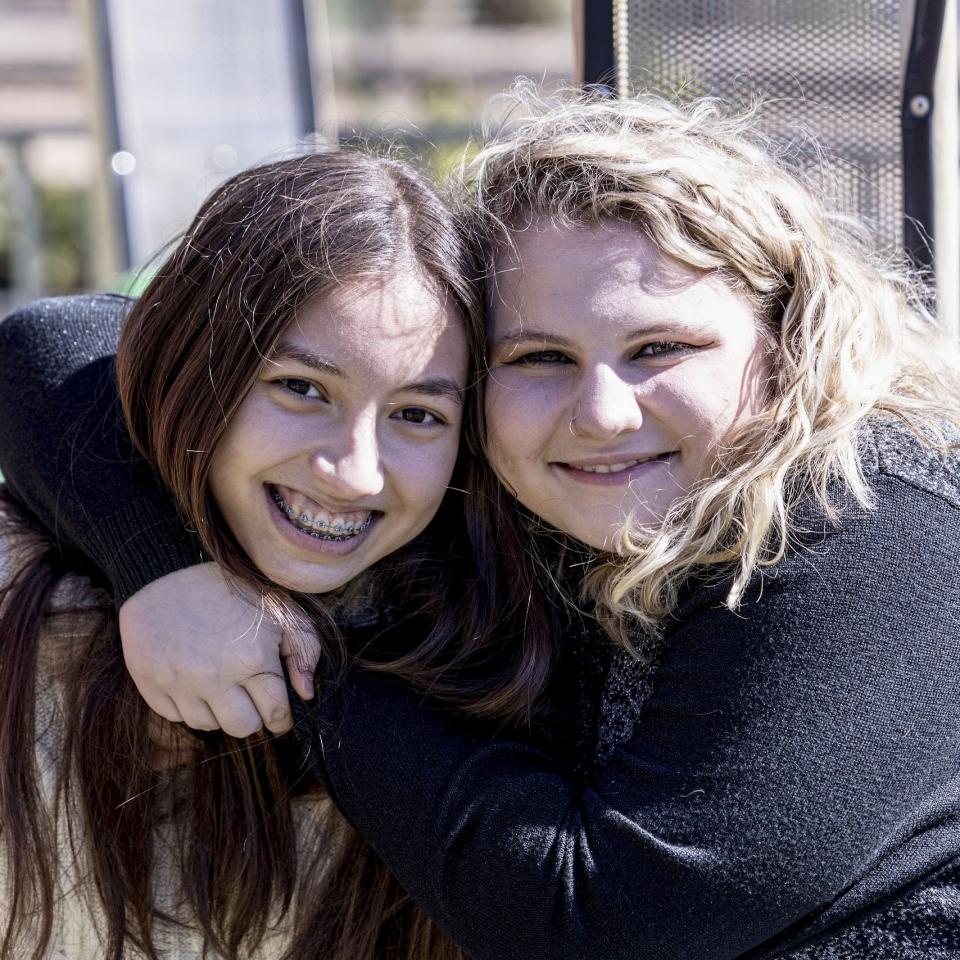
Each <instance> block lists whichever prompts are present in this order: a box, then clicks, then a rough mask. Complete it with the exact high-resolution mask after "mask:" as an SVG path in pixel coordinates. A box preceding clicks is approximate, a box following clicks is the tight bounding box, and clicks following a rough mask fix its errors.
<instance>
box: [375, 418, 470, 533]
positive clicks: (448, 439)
mask: <svg viewBox="0 0 960 960" xmlns="http://www.w3.org/2000/svg"><path fill="white" fill-rule="evenodd" d="M446 434H448V435H445V436H444V437H442V438H437V439H436V440H434V441H433V442H428V443H412V442H410V441H409V440H395V441H394V442H393V443H392V444H391V447H390V448H389V452H388V453H387V455H388V456H389V458H390V462H389V470H390V474H391V476H392V477H393V488H394V490H395V492H396V494H397V496H398V498H399V500H400V501H401V502H402V503H403V504H404V505H405V507H406V514H407V517H408V519H409V522H410V523H411V524H414V523H420V524H423V525H426V523H427V522H428V521H429V520H430V519H431V518H432V516H433V514H434V513H435V512H436V510H437V507H438V506H439V505H440V501H441V500H442V499H443V498H444V496H445V495H446V492H447V488H448V486H449V485H450V478H451V477H452V476H453V468H454V466H455V465H456V462H457V453H458V451H459V444H460V441H459V433H458V431H456V430H455V429H453V428H450V429H449V430H447V431H446Z"/></svg>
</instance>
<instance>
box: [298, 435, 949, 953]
mask: <svg viewBox="0 0 960 960" xmlns="http://www.w3.org/2000/svg"><path fill="white" fill-rule="evenodd" d="M864 465H865V469H866V472H867V476H868V480H869V482H870V483H871V485H872V486H873V488H874V490H875V492H876V495H877V501H878V502H877V508H876V510H874V511H863V510H861V509H859V508H857V507H855V506H854V505H852V504H851V505H848V506H847V508H846V510H845V514H844V518H843V522H842V524H841V525H840V526H839V527H838V528H836V529H833V528H831V527H830V526H829V525H828V524H827V523H826V522H825V521H823V520H819V522H818V519H817V515H816V512H815V511H813V510H811V511H809V515H807V516H806V517H805V524H804V525H805V528H806V530H807V531H808V532H807V533H806V534H805V536H804V537H803V538H802V541H801V542H800V543H799V544H798V546H797V549H795V550H794V551H793V552H792V553H791V554H790V555H789V556H788V557H787V558H786V559H785V560H784V561H783V562H782V563H781V564H779V565H778V566H777V567H776V568H775V569H773V570H771V571H768V572H767V573H765V574H764V575H763V576H762V577H758V578H757V580H756V581H755V583H754V584H753V586H752V589H751V591H750V593H749V596H748V599H747V602H746V603H745V604H744V606H743V608H742V609H741V610H740V611H739V612H738V613H737V614H732V613H730V612H729V611H728V610H726V609H725V608H723V607H722V605H721V603H722V599H723V595H724V589H723V588H722V587H713V588H704V589H700V590H697V591H696V592H694V593H693V594H692V595H691V596H689V597H688V598H687V599H686V602H685V603H684V605H683V607H682V609H681V615H680V618H679V620H678V622H677V623H676V625H675V626H674V627H673V628H671V629H670V630H669V631H668V634H667V636H666V638H665V649H664V651H663V652H662V657H661V658H660V660H659V663H658V665H657V666H656V667H655V669H654V670H652V671H651V670H650V669H649V668H648V667H647V666H641V665H634V667H633V674H634V676H633V680H632V682H631V680H630V666H629V663H628V662H626V661H624V660H623V659H622V658H621V657H619V656H613V655H612V654H611V652H610V646H609V642H608V641H605V640H604V639H603V638H601V637H595V638H594V647H593V651H594V652H593V656H594V658H595V660H596V661H597V662H603V661H604V660H605V661H606V663H607V674H606V680H605V681H604V682H603V683H602V684H600V685H599V693H598V692H596V691H597V690H598V685H597V684H596V683H595V682H594V681H593V680H591V679H590V678H591V677H593V676H595V674H596V672H597V669H596V667H589V668H586V669H583V670H582V675H583V676H584V677H585V678H587V680H586V682H585V683H584V684H583V685H582V689H583V690H584V691H586V692H585V694H584V696H583V697H582V698H581V703H580V704H579V707H578V711H577V712H578V714H579V715H580V717H581V718H582V717H584V716H593V717H595V718H596V719H595V720H594V729H593V731H592V735H591V734H589V733H588V735H582V734H579V733H578V730H577V725H576V724H574V725H573V726H572V727H571V728H569V729H567V730H566V731H564V730H560V731H559V735H558V736H555V737H552V738H547V740H546V742H545V741H544V740H543V739H538V740H536V741H534V740H531V741H529V742H524V741H522V740H519V739H510V738H498V739H491V740H486V739H483V738H480V737H478V736H477V734H476V730H475V728H470V729H468V728H466V727H463V726H461V725H460V724H459V723H458V721H457V720H456V719H454V718H452V717H451V715H450V713H449V710H446V709H444V708H442V707H439V706H435V705H433V704H432V703H431V702H430V701H428V700H427V699H425V698H424V696H423V695H420V694H412V693H411V692H409V691H408V690H407V689H406V688H404V687H403V686H401V685H400V684H399V683H397V682H396V681H395V680H392V679H390V678H388V677H384V676H374V675H368V674H363V673H359V672H354V673H352V674H350V675H349V677H348V679H347V681H346V683H345V684H344V685H343V686H342V687H339V688H335V689H334V690H332V691H330V692H328V694H327V695H326V696H325V697H324V698H321V700H320V702H319V704H318V706H317V707H316V708H315V709H316V713H315V716H314V720H315V721H316V722H317V724H318V725H319V730H320V731H321V733H322V736H323V744H324V748H325V767H321V768H320V770H319V772H320V774H321V775H322V776H325V777H326V778H327V781H328V782H329V784H330V786H331V789H332V792H333V795H334V798H335V800H336V801H337V803H338V804H339V805H340V806H341V808H342V809H343V811H344V812H345V813H346V815H347V816H348V817H349V818H350V819H351V821H352V822H353V823H354V824H355V826H356V827H357V828H358V829H359V830H360V832H361V833H363V835H364V836H365V837H366V839H367V840H368V841H369V842H370V843H371V845H372V846H373V847H374V848H375V849H376V850H377V851H378V852H379V853H380V855H381V856H382V857H383V858H384V860H386V862H387V863H388V864H389V865H390V867H391V868H392V869H393V870H394V871H395V873H396V874H397V876H398V877H399V879H400V881H401V882H402V883H403V884H404V885H405V886H406V887H407V889H408V890H409V891H410V892H411V893H412V894H413V896H414V897H415V898H416V899H418V900H419V901H420V902H421V903H422V904H423V905H424V906H425V907H426V908H427V909H428V910H429V911H430V912H431V913H432V914H433V916H434V917H435V918H436V919H437V921H438V922H439V923H440V924H441V925H442V926H444V927H445V928H446V930H447V932H448V933H449V934H450V935H451V936H452V937H453V938H454V939H456V940H458V941H459V942H460V943H461V944H462V945H463V946H464V947H465V949H466V950H467V951H468V952H469V953H470V955H471V956H472V957H473V958H475V960H514V958H517V957H523V958H524V960H565V958H569V960H584V958H596V960H618V958H623V960H628V958H629V960H639V958H643V960H667V958H670V960H680V958H684V960H721V958H724V960H727V958H734V957H750V958H757V960H759V958H770V957H791V958H794V960H800V958H802V960H835V958H850V960H853V958H865V960H886V958H889V960H902V958H905V957H906V958H914V957H916V958H919V957H921V956H922V957H928V958H941V957H948V956H958V955H960V953H958V951H960V942H958V933H957V929H958V928H957V922H958V887H957V882H958V868H957V858H958V856H960V575H958V564H957V560H958V543H960V470H958V466H960V464H958V460H957V458H956V457H953V458H950V459H949V460H944V459H943V458H941V456H940V455H939V454H937V453H935V452H932V451H930V450H929V449H928V448H926V447H924V446H922V445H921V444H920V442H919V441H918V440H917V439H916V438H915V437H914V436H913V435H912V434H911V433H910V432H909V431H908V430H906V429H904V428H903V427H902V426H900V425H898V424H895V423H886V422H882V421H879V420H878V421H876V422H875V424H874V427H873V429H872V431H868V432H867V433H866V434H865V436H864ZM588 656H589V654H588ZM581 657H582V655H581ZM574 659H575V660H576V658H574ZM576 669H582V668H576ZM567 672H568V673H569V671H567ZM563 673H564V671H561V672H560V675H561V676H562V675H563ZM591 690H592V691H594V692H593V693H590V691H591ZM598 698H599V706H598ZM585 748H586V749H589V750H592V751H593V758H592V759H593V763H592V764H591V763H590V762H589V759H590V758H586V760H585V758H584V757H583V756H582V750H583V749H585ZM315 756H316V754H315Z"/></svg>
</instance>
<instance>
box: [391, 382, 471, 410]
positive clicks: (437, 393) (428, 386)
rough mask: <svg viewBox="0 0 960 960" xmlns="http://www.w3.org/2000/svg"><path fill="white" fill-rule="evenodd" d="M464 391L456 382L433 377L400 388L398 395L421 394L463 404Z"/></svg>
mask: <svg viewBox="0 0 960 960" xmlns="http://www.w3.org/2000/svg"><path fill="white" fill-rule="evenodd" d="M464 389H465V388H464V387H462V386H461V385H460V384H459V383H457V381H456V380H451V379H450V378H449V377H432V378H431V379H430V380H421V381H419V382H418V383H407V384H404V386H402V387H400V388H398V390H397V393H421V394H423V395H424V396H427V397H446V398H447V399H448V400H453V401H454V402H455V403H460V404H462V403H463V392H464Z"/></svg>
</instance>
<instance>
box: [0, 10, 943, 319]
mask: <svg viewBox="0 0 960 960" xmlns="http://www.w3.org/2000/svg"><path fill="white" fill-rule="evenodd" d="M956 47H957V0H0V315H3V314H5V313H6V312H8V311H9V310H11V309H13V308H14V307H16V306H17V305H18V304H21V303H24V302H26V301H28V300H31V299H35V298H36V297H39V296H45V295H52V294H66V293H73V292H76V291H80V290H90V289H93V290H120V291H124V292H136V291H137V289H138V287H139V285H140V284H142V283H143V282H144V278H145V271H144V269H143V268H144V265H145V264H149V263H150V261H151V259H152V258H154V257H155V256H156V255H157V253H158V252H160V251H161V250H162V249H163V247H164V245H165V244H166V243H167V242H168V241H169V240H170V239H172V238H174V237H175V236H176V235H177V234H178V232H179V231H181V230H182V229H183V228H184V227H185V226H186V225H187V223H188V222H189V220H190V218H191V217H192V215H193V214H194V212H195V211H196V209H197V207H198V206H199V204H200V202H201V201H202V200H203V198H204V197H205V196H206V195H207V194H208V193H209V192H210V190H211V189H212V188H213V187H214V186H215V185H216V184H217V183H218V182H219V181H221V180H223V179H224V178H226V177H228V176H230V175H231V174H233V173H235V172H236V171H238V170H240V169H242V168H244V167H247V166H250V165H252V164H254V163H257V162H260V161H263V160H268V159H273V158H277V157H279V156H282V155H284V154H287V153H289V152H291V151H295V150H303V149H304V148H305V147H308V148H309V147H312V146H336V145H337V144H349V143H362V144H368V145H371V146H375V147H376V146H380V145H383V144H391V145H393V147H394V148H395V149H397V150H400V151H401V152H402V153H403V154H404V155H405V156H406V157H407V158H408V159H412V160H414V161H415V162H417V163H419V164H421V165H423V166H424V167H425V168H426V169H427V170H429V171H430V172H432V173H435V174H437V175H442V174H444V173H445V172H447V171H448V170H449V169H450V168H451V167H452V166H454V165H455V164H457V163H459V162H460V160H461V159H462V158H463V157H464V156H465V155H466V154H469V152H470V151H471V149H472V147H471V144H472V143H475V142H476V139H477V138H478V136H479V134H480V130H481V122H482V121H486V122H487V123H488V124H490V125H494V126H496V125H497V124H498V123H509V122H510V121H509V116H508V115H507V111H508V108H507V106H506V103H505V101H503V100H502V99H500V100H499V101H498V99H497V94H498V93H500V92H502V91H503V90H505V89H506V88H507V87H508V86H509V85H510V83H511V82H512V81H513V80H514V78H515V77H517V76H520V75H523V76H527V77H530V78H532V79H534V80H536V81H537V82H538V83H541V84H544V85H546V86H547V87H550V86H553V85H560V84H570V83H574V82H579V81H580V80H582V79H587V80H591V81H598V80H601V79H602V80H603V82H604V83H605V84H606V87H607V88H608V89H609V90H610V92H613V93H617V92H626V91H629V90H630V89H634V88H643V89H651V88H652V89H654V90H658V91H660V92H664V93H668V94H676V93H677V92H678V91H679V92H680V93H681V95H685V96H694V95H699V94H705V93H710V94H714V95H717V96H721V97H724V98H726V99H731V100H733V101H736V102H739V103H749V102H750V101H751V99H752V98H753V97H754V96H757V95H759V96H761V97H762V98H764V100H765V101H766V105H765V109H764V114H763V116H764V123H765V125H766V130H767V132H768V133H770V134H771V135H772V136H774V137H775V138H777V139H779V140H782V141H785V142H786V143H788V144H789V143H796V144H798V145H799V146H798V148H797V149H796V150H795V151H794V153H793V156H794V158H795V160H796V163H797V166H798V167H801V168H802V169H803V170H804V172H805V173H806V174H807V175H808V176H809V177H811V178H812V179H813V180H815V181H816V182H817V184H818V189H822V190H823V191H825V192H826V193H827V194H828V195H829V197H830V199H831V200H832V201H833V202H834V204H835V206H837V207H839V208H841V209H844V210H847V211H849V212H853V213H856V214H857V215H859V216H860V217H862V218H864V220H865V222H866V223H867V225H868V227H869V228H870V229H871V230H872V232H873V235H874V238H875V240H876V243H877V245H878V246H879V247H881V248H883V249H885V250H888V251H897V250H899V249H904V248H905V249H906V250H907V251H908V252H909V253H910V255H911V256H912V257H913V258H914V261H915V262H916V263H917V264H918V265H920V266H922V267H927V268H930V269H931V270H932V269H933V268H934V267H936V271H937V287H938V295H939V298H940V306H941V320H942V322H944V323H945V324H946V325H947V326H948V327H950V328H952V329H955V330H956V331H957V332H958V334H960V228H958V224H960V201H958V194H960V172H958V147H957V114H958V112H960V111H958V107H957V86H958V74H957V54H956ZM934 106H936V110H934ZM811 133H812V134H813V135H814V136H816V137H817V139H818V141H819V144H820V145H822V147H823V148H824V150H821V149H820V147H818V146H816V145H814V146H812V147H811V144H810V140H809V137H810V134H811ZM934 210H935V211H936V217H934ZM934 250H936V256H934ZM934 261H936V262H934Z"/></svg>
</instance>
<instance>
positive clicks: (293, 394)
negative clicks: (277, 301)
mask: <svg viewBox="0 0 960 960" xmlns="http://www.w3.org/2000/svg"><path fill="white" fill-rule="evenodd" d="M466 375H467V344H466V337H465V334H464V330H463V325H462V321H461V319H460V317H459V316H458V315H457V313H456V311H455V310H454V309H453V307H452V306H451V305H449V304H448V303H444V301H443V299H442V298H441V297H440V296H439V295H438V293H437V290H436V289H435V287H434V285H433V284H430V283H428V282H426V281H425V280H424V278H423V277H421V276H419V275H418V274H417V272H416V271H415V270H410V271H408V272H406V273H398V274H396V275H393V276H390V277H387V278H385V279H384V280H382V281H380V282H371V281H367V282H361V283H356V284H345V285H343V286H341V287H339V288H338V289H337V290H336V291H334V292H333V293H332V294H330V295H329V296H327V297H325V298H323V299H320V300H315V301H313V302H311V303H309V304H308V305H307V306H306V308H304V309H303V310H301V312H300V314H299V315H298V317H297V319H296V320H295V321H294V322H293V323H292V324H291V325H290V327H289V328H288V329H287V331H286V333H285V335H284V336H283V337H282V338H281V342H280V344H279V346H278V348H277V349H276V351H275V352H274V353H273V355H272V356H271V357H270V358H269V359H268V360H267V361H266V362H265V363H264V365H263V368H262V370H261V373H260V378H259V380H258V382H257V383H256V384H255V385H254V387H253V389H252V390H251V391H250V393H249V394H248V395H247V397H246V398H245V400H244V401H243V403H242V404H241V406H240V408H239V410H238V411H237V413H236V415H235V416H234V417H233V418H232V420H231V422H230V425H229V427H228V428H227V431H226V433H225V434H224V436H223V438H222V439H221V441H220V443H219V444H218V445H217V449H216V451H215V452H214V456H213V459H212V465H211V472H210V487H211V491H212V493H213V497H214V499H215V501H216V503H217V506H218V507H219V509H220V511H221V513H222V514H223V516H224V518H225V520H226V521H227V524H228V525H229V527H230V529H231V530H232V531H233V534H234V536H235V537H236V538H237V540H238V541H239V543H240V545H241V546H242V547H243V548H244V550H245V551H246V552H247V554H248V556H249V557H250V559H251V560H252V561H253V562H254V563H255V564H256V566H257V567H258V568H259V569H260V570H261V571H262V572H263V573H264V574H265V575H266V576H267V577H268V578H270V579H271V580H273V581H275V582H276V583H279V584H281V585H282V586H285V587H288V588H290V589H293V590H299V591H303V592H308V593H323V592H326V591H329V590H334V589H336V588H337V587H340V586H342V585H343V584H344V583H346V582H347V581H348V580H350V579H352V578H353V577H355V576H356V575H357V574H359V573H360V572H362V571H363V570H365V569H366V568H367V567H369V566H371V565H372V564H374V563H376V562H377V561H378V560H381V559H382V558H383V557H385V556H387V555H388V554H390V553H392V552H393V551H394V550H397V549H398V548H399V547H401V546H403V545H404V544H406V543H407V542H409V541H410V540H412V539H413V538H414V537H415V536H416V535H417V534H418V533H420V532H421V531H422V530H423V529H424V528H425V527H426V526H427V524H428V523H429V522H430V520H431V519H432V518H433V516H434V514H435V513H436V511H437V508H438V507H439V506H440V501H441V500H442V499H443V496H444V493H445V492H446V488H447V484H448V483H449V481H450V475H451V473H452V472H453V467H454V463H455V461H456V457H457V450H458V444H459V432H460V420H461V413H462V404H463V391H464V388H465V385H466Z"/></svg>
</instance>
